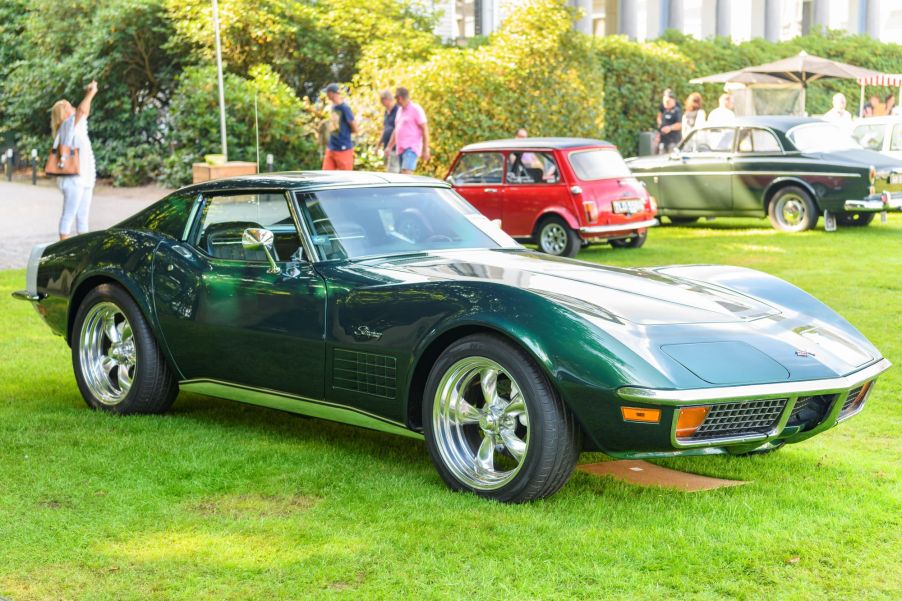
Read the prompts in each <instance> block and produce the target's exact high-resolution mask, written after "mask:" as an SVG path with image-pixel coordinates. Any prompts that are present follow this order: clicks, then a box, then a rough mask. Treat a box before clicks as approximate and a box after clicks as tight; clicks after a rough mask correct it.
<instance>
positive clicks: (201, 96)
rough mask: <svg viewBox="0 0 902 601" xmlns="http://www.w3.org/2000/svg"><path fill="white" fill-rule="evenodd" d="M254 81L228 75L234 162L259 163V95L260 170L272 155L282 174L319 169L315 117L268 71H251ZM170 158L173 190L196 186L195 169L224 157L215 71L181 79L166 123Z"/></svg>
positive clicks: (167, 173)
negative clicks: (208, 157) (207, 158)
mask: <svg viewBox="0 0 902 601" xmlns="http://www.w3.org/2000/svg"><path fill="white" fill-rule="evenodd" d="M249 76H250V77H249V78H247V79H246V78H244V77H240V76H238V75H235V74H233V73H227V74H226V75H225V80H224V83H225V97H226V123H227V136H228V140H227V141H228V150H229V159H230V160H235V161H251V162H255V161H256V160H257V153H256V141H255V132H254V94H255V93H256V94H257V111H258V123H259V130H260V161H261V167H262V164H263V161H264V160H265V157H266V154H268V153H271V154H272V155H273V157H274V159H275V162H274V165H275V168H276V169H277V170H288V169H315V168H318V167H319V156H318V153H317V149H316V144H315V142H314V135H315V125H314V124H315V121H316V112H315V111H314V109H313V107H312V106H311V104H310V103H309V102H308V101H306V100H300V99H298V97H297V96H295V94H294V92H293V91H292V90H291V88H289V87H288V86H287V85H285V83H283V82H282V81H281V79H280V78H279V76H278V75H277V74H276V73H275V72H273V70H272V69H271V68H270V67H269V66H266V65H258V66H256V67H252V68H251V70H250V73H249ZM167 130H168V131H169V132H170V135H169V141H170V143H171V148H172V152H171V156H169V157H167V159H166V160H165V167H164V172H163V181H164V183H165V184H166V185H169V186H179V185H184V184H186V183H188V182H190V181H191V163H194V162H198V161H202V160H203V156H204V155H205V154H216V153H219V152H221V149H220V133H219V95H218V91H217V84H216V70H215V68H213V67H189V68H188V69H186V70H185V71H184V73H182V76H181V77H180V78H179V85H178V88H177V90H176V92H175V95H174V96H173V99H172V104H171V107H170V114H169V119H168V123H167Z"/></svg>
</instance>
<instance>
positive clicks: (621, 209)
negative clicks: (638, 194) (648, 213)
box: [613, 200, 645, 213]
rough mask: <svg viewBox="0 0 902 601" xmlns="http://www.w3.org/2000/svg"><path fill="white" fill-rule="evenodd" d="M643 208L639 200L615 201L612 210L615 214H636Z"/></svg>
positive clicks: (643, 204)
mask: <svg viewBox="0 0 902 601" xmlns="http://www.w3.org/2000/svg"><path fill="white" fill-rule="evenodd" d="M644 208H645V203H644V202H643V201H641V200H615V201H614V202H613V209H614V212H615V213H638V212H640V211H641V210H642V209H644Z"/></svg>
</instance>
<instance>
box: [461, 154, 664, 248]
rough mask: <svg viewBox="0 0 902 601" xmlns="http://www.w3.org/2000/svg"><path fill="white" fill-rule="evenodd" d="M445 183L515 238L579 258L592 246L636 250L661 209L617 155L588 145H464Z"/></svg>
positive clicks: (654, 222) (643, 240) (655, 222)
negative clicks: (582, 250)
mask: <svg viewBox="0 0 902 601" xmlns="http://www.w3.org/2000/svg"><path fill="white" fill-rule="evenodd" d="M446 179H447V180H448V181H449V182H450V183H451V184H452V185H453V186H454V189H455V190H457V192H458V193H459V194H460V195H461V196H463V197H464V198H466V199H467V200H468V201H470V203H471V204H472V205H473V206H474V207H476V208H477V209H478V210H479V211H481V212H482V213H483V214H484V215H485V216H487V217H488V218H489V219H500V220H501V227H502V229H504V231H505V232H507V233H508V234H510V235H511V236H513V237H515V238H521V239H528V240H531V241H533V242H535V243H536V244H538V245H539V248H540V249H541V250H542V251H544V252H546V253H548V254H551V255H563V256H568V257H573V256H575V255H576V253H577V252H579V249H580V247H581V246H583V245H585V244H588V243H589V242H608V243H610V244H611V246H613V247H615V248H638V247H640V246H642V245H643V244H644V243H645V238H646V236H647V232H648V228H650V227H652V226H654V225H657V224H658V220H657V219H655V214H656V213H657V206H656V204H655V200H654V198H652V197H651V196H649V194H648V192H647V191H646V190H645V187H644V186H642V184H640V183H639V181H638V180H636V179H635V178H633V175H632V173H630V170H629V167H627V166H626V163H624V162H623V158H622V157H621V156H620V153H619V152H617V148H616V147H615V146H614V145H612V144H610V143H608V142H603V141H601V140H587V139H583V138H514V139H510V140H494V141H491V142H481V143H479V144H470V145H469V146H465V147H464V148H463V149H462V150H461V151H460V152H459V153H458V154H457V157H455V159H454V162H453V163H452V164H451V169H450V170H449V171H448V175H447V176H446Z"/></svg>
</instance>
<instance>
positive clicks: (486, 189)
mask: <svg viewBox="0 0 902 601" xmlns="http://www.w3.org/2000/svg"><path fill="white" fill-rule="evenodd" d="M482 191H483V192H490V193H495V192H497V191H498V188H483V189H482Z"/></svg>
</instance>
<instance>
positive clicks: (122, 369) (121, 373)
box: [116, 364, 132, 392]
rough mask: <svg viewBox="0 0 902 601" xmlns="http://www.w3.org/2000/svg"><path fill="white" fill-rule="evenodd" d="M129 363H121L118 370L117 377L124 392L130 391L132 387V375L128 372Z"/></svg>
mask: <svg viewBox="0 0 902 601" xmlns="http://www.w3.org/2000/svg"><path fill="white" fill-rule="evenodd" d="M128 370H129V368H128V366H127V365H122V364H120V365H119V369H117V370H116V377H117V378H118V379H119V388H120V389H121V390H122V392H128V391H129V389H131V387H132V377H131V376H130V375H129V373H128Z"/></svg>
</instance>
